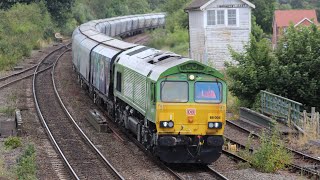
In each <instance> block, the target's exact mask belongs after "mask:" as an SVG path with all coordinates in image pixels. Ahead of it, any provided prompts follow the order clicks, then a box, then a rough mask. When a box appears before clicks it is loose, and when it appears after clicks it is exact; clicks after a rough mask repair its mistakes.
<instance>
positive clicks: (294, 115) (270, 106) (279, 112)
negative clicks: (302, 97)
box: [261, 91, 302, 123]
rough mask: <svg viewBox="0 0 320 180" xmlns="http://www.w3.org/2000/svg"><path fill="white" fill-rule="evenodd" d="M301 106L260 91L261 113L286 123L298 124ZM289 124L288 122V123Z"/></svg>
mask: <svg viewBox="0 0 320 180" xmlns="http://www.w3.org/2000/svg"><path fill="white" fill-rule="evenodd" d="M301 110H302V104H301V103H299V102H296V101H293V100H290V99H287V98H284V97H281V96H278V95H276V94H272V93H270V92H267V91H261V111H262V113H264V114H268V115H271V116H275V117H277V118H281V119H284V120H286V121H290V120H291V121H293V122H295V123H298V122H299V121H300V119H301V115H300V112H301ZM288 123H289V122H288Z"/></svg>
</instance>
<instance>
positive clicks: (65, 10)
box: [46, 0, 75, 27]
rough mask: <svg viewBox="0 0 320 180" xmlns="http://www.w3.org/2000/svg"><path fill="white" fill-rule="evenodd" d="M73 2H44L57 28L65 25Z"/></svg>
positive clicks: (72, 0) (58, 0)
mask: <svg viewBox="0 0 320 180" xmlns="http://www.w3.org/2000/svg"><path fill="white" fill-rule="evenodd" d="M74 1H75V0H46V6H47V8H48V11H49V12H50V14H51V15H52V18H53V19H54V20H55V21H56V22H57V24H58V26H59V27H62V26H63V25H65V24H66V22H67V20H68V18H69V16H70V15H71V13H70V12H71V7H72V6H73V3H74Z"/></svg>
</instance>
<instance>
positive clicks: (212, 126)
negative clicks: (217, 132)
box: [208, 122, 222, 129]
mask: <svg viewBox="0 0 320 180" xmlns="http://www.w3.org/2000/svg"><path fill="white" fill-rule="evenodd" d="M208 128H209V129H221V128H222V123H221V122H208Z"/></svg>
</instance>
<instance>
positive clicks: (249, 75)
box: [227, 23, 275, 107]
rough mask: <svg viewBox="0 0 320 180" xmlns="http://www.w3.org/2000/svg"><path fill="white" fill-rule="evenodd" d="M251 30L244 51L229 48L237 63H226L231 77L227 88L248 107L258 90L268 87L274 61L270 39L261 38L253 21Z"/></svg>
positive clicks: (259, 30)
mask: <svg viewBox="0 0 320 180" xmlns="http://www.w3.org/2000/svg"><path fill="white" fill-rule="evenodd" d="M252 30H253V32H252V35H251V37H250V42H249V44H247V45H246V46H245V52H244V53H237V52H235V51H233V50H231V55H232V58H233V59H234V60H235V61H236V62H237V63H238V64H237V65H230V64H229V65H227V74H228V77H230V78H231V79H232V80H231V84H229V89H230V91H231V92H232V93H233V94H234V95H235V96H237V97H238V98H239V99H240V101H241V102H242V104H243V105H246V106H248V107H252V105H253V104H254V101H255V98H256V96H257V94H258V93H259V92H260V90H265V89H267V88H268V85H269V82H270V80H271V79H270V78H271V76H270V73H271V70H272V64H273V62H274V61H275V56H274V55H273V54H272V50H271V48H270V47H271V45H270V41H269V40H268V39H266V38H263V36H264V35H263V34H261V33H262V30H261V28H259V26H258V25H256V24H255V23H253V29H252Z"/></svg>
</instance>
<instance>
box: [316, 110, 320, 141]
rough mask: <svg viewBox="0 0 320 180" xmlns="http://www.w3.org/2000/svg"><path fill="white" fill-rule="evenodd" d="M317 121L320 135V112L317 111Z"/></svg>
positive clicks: (318, 134) (319, 134)
mask: <svg viewBox="0 0 320 180" xmlns="http://www.w3.org/2000/svg"><path fill="white" fill-rule="evenodd" d="M315 120H316V122H317V136H318V137H319V136H320V118H319V112H317V113H316V119H315Z"/></svg>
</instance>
